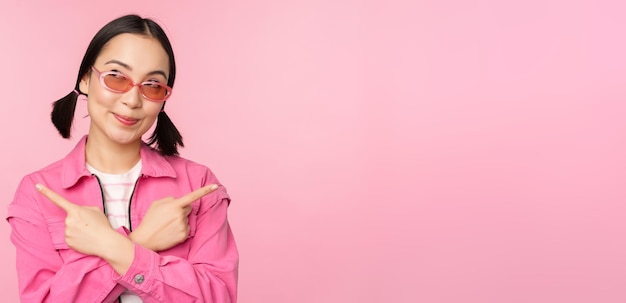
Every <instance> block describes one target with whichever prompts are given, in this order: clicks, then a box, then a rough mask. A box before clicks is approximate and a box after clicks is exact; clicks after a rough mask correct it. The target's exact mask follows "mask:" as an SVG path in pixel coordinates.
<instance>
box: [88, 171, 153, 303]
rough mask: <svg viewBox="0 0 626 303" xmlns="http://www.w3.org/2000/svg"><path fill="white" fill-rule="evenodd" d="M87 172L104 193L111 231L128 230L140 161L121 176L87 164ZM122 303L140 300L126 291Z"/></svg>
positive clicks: (139, 301) (138, 301) (105, 208)
mask: <svg viewBox="0 0 626 303" xmlns="http://www.w3.org/2000/svg"><path fill="white" fill-rule="evenodd" d="M87 170H89V172H91V173H92V174H94V175H96V176H97V177H98V179H99V180H100V186H101V187H102V192H103V193H104V213H105V214H106V216H107V218H108V219H109V223H111V226H112V227H113V229H118V228H119V227H120V226H124V227H126V228H130V227H129V226H130V224H129V205H130V198H131V195H132V194H133V190H134V189H135V183H136V182H137V179H138V178H139V174H140V173H141V160H139V162H137V164H135V166H134V167H133V168H131V169H130V170H129V171H128V172H126V173H123V174H107V173H103V172H100V171H98V170H97V169H95V168H93V167H92V166H91V165H89V164H87ZM120 298H121V300H122V302H123V303H141V302H142V301H141V299H140V298H139V297H138V296H136V295H135V294H134V293H133V292H131V291H129V290H128V289H127V290H125V291H124V292H123V293H122V295H121V296H120Z"/></svg>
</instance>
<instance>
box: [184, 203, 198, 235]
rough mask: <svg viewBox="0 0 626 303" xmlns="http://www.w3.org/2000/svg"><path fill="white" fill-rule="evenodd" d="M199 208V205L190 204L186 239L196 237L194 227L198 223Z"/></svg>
mask: <svg viewBox="0 0 626 303" xmlns="http://www.w3.org/2000/svg"><path fill="white" fill-rule="evenodd" d="M199 207H200V203H193V204H191V212H190V213H189V218H188V219H189V235H188V236H187V239H189V238H193V237H194V236H195V235H196V227H197V225H198V224H197V223H198V209H199Z"/></svg>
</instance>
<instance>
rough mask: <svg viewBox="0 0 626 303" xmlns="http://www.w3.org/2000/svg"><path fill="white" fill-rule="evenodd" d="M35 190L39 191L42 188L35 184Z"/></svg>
mask: <svg viewBox="0 0 626 303" xmlns="http://www.w3.org/2000/svg"><path fill="white" fill-rule="evenodd" d="M35 188H36V189H37V190H38V191H41V189H42V188H43V187H41V184H39V183H37V184H35Z"/></svg>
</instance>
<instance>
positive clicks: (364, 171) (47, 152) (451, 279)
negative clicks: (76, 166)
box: [0, 0, 626, 303]
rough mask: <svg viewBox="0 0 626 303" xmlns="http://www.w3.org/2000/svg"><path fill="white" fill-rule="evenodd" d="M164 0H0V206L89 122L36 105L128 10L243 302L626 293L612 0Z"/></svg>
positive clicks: (624, 167)
mask: <svg viewBox="0 0 626 303" xmlns="http://www.w3.org/2000/svg"><path fill="white" fill-rule="evenodd" d="M63 2H67V3H65V4H62V5H61V4H59V3H63ZM504 2H506V3H508V4H504ZM512 2H515V3H516V4H511V3H512ZM173 3H174V1H162V2H159V3H155V2H154V1H105V2H103V1H98V2H92V1H56V2H54V4H52V2H49V1H45V2H44V1H39V3H36V1H3V2H2V4H0V41H2V42H1V43H2V47H1V48H0V55H1V56H0V60H2V67H3V68H4V71H3V72H2V73H1V76H0V79H1V81H0V83H2V84H3V85H4V86H3V88H2V92H3V97H2V100H3V102H2V104H3V105H2V118H1V119H0V127H1V129H3V130H4V134H3V136H2V138H3V141H4V146H3V148H2V149H1V150H2V151H1V153H2V154H1V155H2V157H1V160H0V161H1V166H0V167H1V169H2V171H3V173H2V174H1V175H0V180H1V184H3V185H2V190H1V191H0V201H1V202H0V206H2V208H3V209H4V213H6V205H7V204H8V203H9V202H10V201H11V199H12V196H13V193H14V191H15V188H16V186H17V183H18V182H19V180H20V178H21V177H22V176H23V175H24V174H26V173H28V172H30V171H33V170H35V169H37V168H40V167H42V166H44V165H45V164H47V163H50V162H52V161H54V160H56V159H58V158H60V157H62V156H63V155H65V153H66V152H68V151H69V149H70V148H71V147H73V145H74V143H75V140H76V139H77V138H79V137H80V134H82V133H85V132H86V127H87V123H88V119H83V118H78V122H77V126H76V128H75V130H74V132H75V137H74V140H71V141H65V140H62V139H61V138H60V137H59V136H57V135H56V133H55V130H54V128H53V126H52V125H51V123H50V122H49V119H48V116H49V110H50V103H51V102H52V101H53V100H55V99H57V98H58V97H61V96H63V95H65V94H66V93H68V92H69V91H70V90H71V89H72V87H73V83H74V81H75V77H76V71H77V69H78V65H79V63H80V59H81V58H82V55H83V53H84V50H85V48H86V46H87V43H88V42H89V40H90V39H91V37H92V36H93V34H94V33H95V32H96V31H97V30H98V29H99V28H100V27H101V26H102V25H104V23H106V22H108V21H109V20H111V19H113V18H115V17H118V16H120V15H122V14H125V13H130V12H138V13H140V14H142V15H144V16H149V17H153V18H154V19H156V20H157V21H160V22H161V23H162V24H164V25H165V28H166V31H167V32H168V34H169V35H170V37H171V40H172V42H173V45H174V49H175V51H176V54H177V61H178V64H179V73H178V77H177V83H176V86H175V93H174V97H173V99H172V101H171V102H170V103H169V105H168V111H169V113H170V117H171V118H172V119H173V120H174V122H175V123H176V124H177V125H178V127H179V128H180V129H181V131H182V132H183V134H184V136H185V139H186V141H185V142H186V143H187V145H188V147H187V148H185V149H184V150H183V152H182V154H183V155H184V156H185V157H188V158H190V159H193V160H196V161H198V162H202V163H204V164H206V165H208V166H210V167H211V168H212V169H213V170H214V171H215V172H216V174H217V175H218V176H219V177H220V179H221V181H222V182H223V183H225V184H226V185H227V187H228V189H229V192H230V193H231V195H232V196H233V198H234V201H233V203H232V206H231V208H230V220H231V223H232V225H233V229H234V232H235V234H236V238H237V242H238V245H239V248H240V252H241V269H240V289H239V293H240V298H241V300H240V302H245V303H268V302H272V303H283V302H284V303H292V302H298V303H309V302H310V303H314V302H315V303H318V302H323V303H326V302H368V303H369V302H372V303H373V302H406V303H412V302H498V303H499V302H520V303H521V302H625V301H626V292H625V291H624V285H625V283H626V257H625V256H626V216H625V213H626V206H625V202H626V192H625V190H624V188H625V187H624V184H625V182H626V160H625V157H626V140H625V136H624V134H625V133H626V118H625V116H626V105H625V98H624V96H625V93H626V85H625V84H626V83H625V82H626V77H625V75H626V59H625V57H626V43H625V41H626V39H625V31H624V30H625V29H626V18H624V11H625V10H626V6H625V5H624V4H622V3H623V1H617V0H615V1H598V0H589V1H571V0H570V1H556V0H548V1H547V0H530V1H495V0H494V1H487V0H482V1H481V0H476V1H462V0H457V1H455V0H443V1H439V0H437V1H435V0H431V1H382V0H380V1H356V0H353V1H349V0H348V1H336V0H317V1H313V0H309V1H286V0H285V1H278V0H270V1H253V0H242V1H202V2H201V1H197V2H190V1H178V3H177V4H173ZM84 114H85V109H84V106H83V107H81V108H79V110H78V115H79V116H82V115H84ZM0 238H1V239H0V243H1V244H0V246H1V248H2V249H0V268H3V270H2V271H1V272H0V285H2V286H1V287H2V290H3V291H2V292H0V302H16V301H17V300H18V297H17V285H16V278H15V270H14V249H13V246H12V245H11V244H10V241H9V226H8V224H6V223H5V224H0Z"/></svg>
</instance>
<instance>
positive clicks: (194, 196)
mask: <svg viewBox="0 0 626 303" xmlns="http://www.w3.org/2000/svg"><path fill="white" fill-rule="evenodd" d="M217 188H218V186H217V184H210V185H206V186H204V187H201V188H199V189H196V190H194V191H192V192H190V193H188V194H186V195H184V196H182V197H180V198H178V199H176V202H177V203H178V205H179V206H180V207H187V206H189V205H191V203H193V202H195V201H197V200H199V199H200V198H202V197H204V196H206V195H208V194H210V193H212V192H213V191H215V190H216V189H217Z"/></svg>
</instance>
